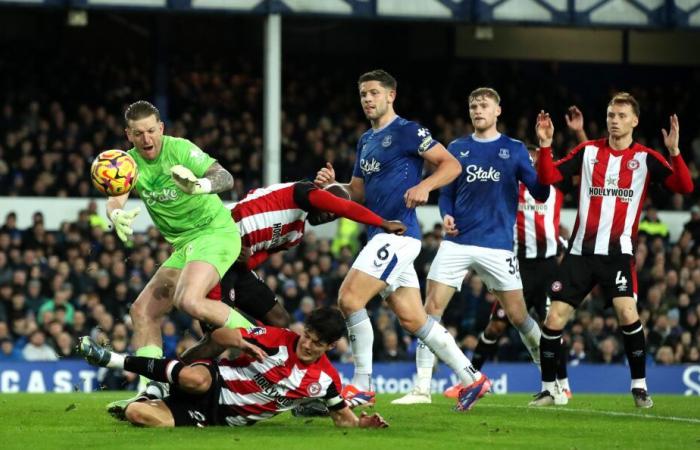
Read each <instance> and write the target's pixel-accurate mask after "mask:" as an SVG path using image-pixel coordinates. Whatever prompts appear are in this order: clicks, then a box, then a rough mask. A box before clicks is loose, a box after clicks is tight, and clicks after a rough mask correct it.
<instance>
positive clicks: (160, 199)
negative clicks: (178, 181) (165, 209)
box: [139, 188, 181, 206]
mask: <svg viewBox="0 0 700 450" xmlns="http://www.w3.org/2000/svg"><path fill="white" fill-rule="evenodd" d="M180 192H181V191H180V190H178V189H168V188H165V189H163V190H161V191H140V192H139V195H140V196H141V198H142V199H143V201H144V202H145V203H146V205H148V206H153V205H155V204H156V203H167V202H172V201H175V200H177V198H178V197H179V196H180Z"/></svg>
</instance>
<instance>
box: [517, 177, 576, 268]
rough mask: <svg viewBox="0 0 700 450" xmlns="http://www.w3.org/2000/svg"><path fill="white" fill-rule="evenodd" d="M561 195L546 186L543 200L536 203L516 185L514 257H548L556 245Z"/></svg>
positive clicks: (553, 188)
mask: <svg viewBox="0 0 700 450" xmlns="http://www.w3.org/2000/svg"><path fill="white" fill-rule="evenodd" d="M563 202H564V195H563V194H562V193H561V191H560V190H559V189H556V188H555V187H553V186H550V190H549V197H548V198H547V201H544V202H540V201H537V200H535V198H534V197H533V196H532V195H531V194H530V192H529V191H528V190H527V187H526V186H525V184H523V183H520V188H519V191H518V213H517V214H516V215H515V233H514V235H515V253H516V254H517V255H518V258H527V259H532V258H549V257H551V256H554V255H556V254H557V248H558V246H559V215H560V212H561V205H562V203H563Z"/></svg>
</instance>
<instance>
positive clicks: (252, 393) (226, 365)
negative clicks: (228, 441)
mask: <svg viewBox="0 0 700 450" xmlns="http://www.w3.org/2000/svg"><path fill="white" fill-rule="evenodd" d="M241 332H242V333H243V337H244V338H246V339H247V340H252V341H253V342H254V343H255V344H257V345H258V346H260V347H261V348H264V349H265V350H266V351H267V353H268V357H267V358H265V360H264V361H263V362H257V361H255V360H254V359H253V358H251V357H249V356H247V355H243V356H240V357H238V358H236V359H235V360H227V359H222V360H221V361H219V363H218V369H219V375H220V382H221V383H220V384H221V393H220V395H219V408H218V418H217V422H218V423H219V424H222V425H230V426H242V425H252V424H254V423H255V422H258V421H261V420H265V419H269V418H271V417H274V416H276V415H277V414H279V413H281V412H284V411H288V410H290V409H292V408H294V407H295V406H297V405H298V404H300V403H302V402H304V401H306V400H308V399H310V398H315V399H322V400H325V402H326V405H327V406H328V408H329V409H331V410H337V409H341V408H344V407H345V406H346V405H345V400H343V398H342V397H341V395H340V392H341V381H340V375H338V371H337V370H336V369H335V368H334V367H333V365H332V364H331V362H330V361H329V360H328V358H327V357H326V355H322V356H321V358H319V359H318V360H317V361H316V362H314V363H311V364H304V363H303V362H301V361H300V360H299V358H297V355H296V352H295V350H296V345H297V341H298V340H299V336H298V335H297V334H296V333H294V332H292V331H290V330H286V329H282V328H274V327H259V328H253V329H251V330H248V331H244V330H242V331H241Z"/></svg>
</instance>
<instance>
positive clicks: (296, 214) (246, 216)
mask: <svg viewBox="0 0 700 450" xmlns="http://www.w3.org/2000/svg"><path fill="white" fill-rule="evenodd" d="M295 184H297V183H280V184H272V185H270V186H267V187H262V188H257V189H253V190H251V191H250V192H249V193H248V195H247V196H246V197H245V198H244V199H243V200H241V201H239V202H238V203H234V204H232V205H229V208H231V216H232V217H233V219H234V220H235V221H236V222H237V223H238V229H239V230H240V232H241V240H242V241H243V245H245V246H246V247H250V249H251V251H252V252H253V253H256V252H259V251H261V250H268V251H275V250H285V249H288V248H291V247H294V246H295V245H297V244H298V243H299V241H301V237H302V235H303V234H304V224H305V221H306V216H307V215H308V213H307V212H306V211H304V210H303V209H301V207H300V206H299V204H298V203H297V201H296V200H295Z"/></svg>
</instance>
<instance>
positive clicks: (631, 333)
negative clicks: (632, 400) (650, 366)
mask: <svg viewBox="0 0 700 450" xmlns="http://www.w3.org/2000/svg"><path fill="white" fill-rule="evenodd" d="M620 328H621V329H622V337H623V339H624V341H625V354H626V355H627V362H628V363H629V365H630V376H631V378H632V388H633V389H634V388H641V389H646V388H647V384H646V357H647V353H646V350H645V348H646V342H645V339H644V328H643V327H642V322H640V321H639V320H637V321H636V322H634V323H632V324H630V325H623V326H621V327H620Z"/></svg>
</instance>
